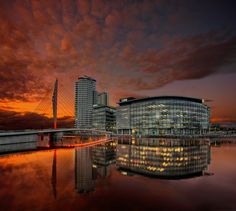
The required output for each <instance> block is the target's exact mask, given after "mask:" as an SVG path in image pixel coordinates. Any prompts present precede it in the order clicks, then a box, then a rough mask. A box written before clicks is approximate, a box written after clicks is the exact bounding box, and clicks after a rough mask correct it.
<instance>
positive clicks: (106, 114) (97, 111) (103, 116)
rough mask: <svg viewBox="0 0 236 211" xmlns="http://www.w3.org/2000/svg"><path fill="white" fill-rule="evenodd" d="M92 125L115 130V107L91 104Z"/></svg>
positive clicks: (96, 127) (100, 128)
mask: <svg viewBox="0 0 236 211" xmlns="http://www.w3.org/2000/svg"><path fill="white" fill-rule="evenodd" d="M92 125H93V128H94V129H97V130H106V131H115V125H116V109H115V108H113V107H110V106H97V105H94V106H93V114H92Z"/></svg>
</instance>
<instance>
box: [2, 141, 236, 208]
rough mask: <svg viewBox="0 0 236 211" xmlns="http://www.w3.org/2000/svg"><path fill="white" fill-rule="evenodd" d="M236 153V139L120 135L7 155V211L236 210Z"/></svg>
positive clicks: (4, 157)
mask: <svg viewBox="0 0 236 211" xmlns="http://www.w3.org/2000/svg"><path fill="white" fill-rule="evenodd" d="M235 155H236V145H235V144H229V145H222V146H220V147H215V146H214V147H211V148H210V145H209V140H206V139H202V140H176V139H139V140H132V139H131V140H124V139H119V140H115V141H110V142H107V143H104V144H99V145H96V146H93V147H77V148H68V149H53V150H43V151H34V152H27V153H15V154H8V155H6V154H5V155H1V156H0V173H1V174H0V205H1V207H0V209H1V210H16V209H18V210H25V209H26V210H55V209H66V210H68V209H69V210H76V209H80V210H114V209H123V210H128V209H129V210H143V209H154V208H155V209H164V210H170V209H175V210H205V209H208V210H215V209H220V210H227V209H231V210H234V209H236V203H235V199H234V198H235V194H236V188H235V187H236V168H235V162H236V156H235ZM206 173H214V175H211V176H206ZM124 174H125V175H124ZM207 175H209V174H207ZM150 176H152V177H150ZM153 176H154V177H153ZM160 178H161V179H160ZM176 178H177V179H178V180H173V179H176Z"/></svg>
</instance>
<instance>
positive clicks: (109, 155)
mask: <svg viewBox="0 0 236 211" xmlns="http://www.w3.org/2000/svg"><path fill="white" fill-rule="evenodd" d="M115 158H116V143H115V142H114V141H111V142H108V143H105V144H100V145H96V146H94V147H93V148H92V162H93V166H94V167H96V169H97V173H98V174H99V175H100V176H101V177H106V176H109V175H110V165H111V164H112V163H114V162H115Z"/></svg>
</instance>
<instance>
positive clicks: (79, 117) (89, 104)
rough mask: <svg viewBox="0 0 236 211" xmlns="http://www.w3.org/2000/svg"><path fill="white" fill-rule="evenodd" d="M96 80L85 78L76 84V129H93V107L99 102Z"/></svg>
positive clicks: (80, 78)
mask: <svg viewBox="0 0 236 211" xmlns="http://www.w3.org/2000/svg"><path fill="white" fill-rule="evenodd" d="M96 101H97V92H96V80H95V79H93V78H91V77H88V76H83V77H79V78H78V81H76V83H75V127H76V128H91V127H92V110H93V105H94V104H96V103H97V102H96Z"/></svg>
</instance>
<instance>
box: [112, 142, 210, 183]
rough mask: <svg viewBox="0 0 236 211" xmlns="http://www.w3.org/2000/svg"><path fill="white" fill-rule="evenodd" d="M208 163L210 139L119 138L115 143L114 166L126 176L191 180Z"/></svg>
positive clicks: (199, 173)
mask: <svg viewBox="0 0 236 211" xmlns="http://www.w3.org/2000/svg"><path fill="white" fill-rule="evenodd" d="M209 163H210V141H209V139H179V138H178V139H170V138H169V139H167V138H159V139H157V138H155V139H154V138H142V139H122V138H120V139H119V140H118V143H117V159H116V165H117V167H118V169H120V170H121V171H125V172H126V173H127V172H128V173H132V172H135V173H139V174H145V175H150V176H158V177H179V178H182V177H191V176H195V175H202V174H203V172H204V171H205V170H207V167H208V165H209Z"/></svg>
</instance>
